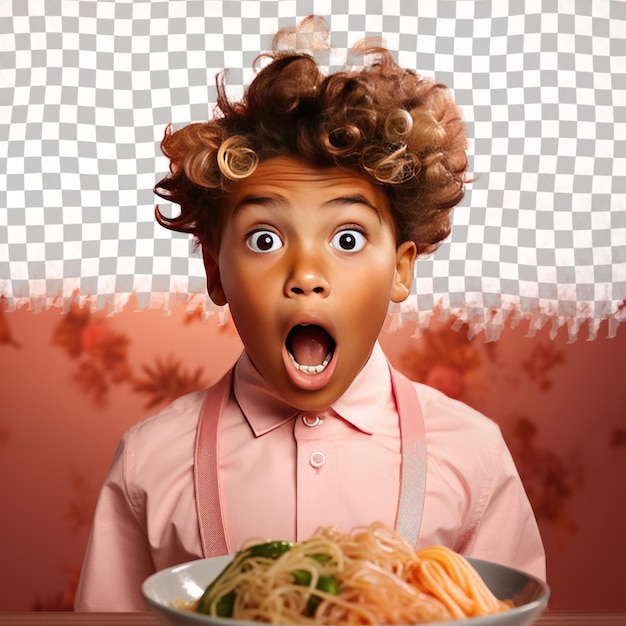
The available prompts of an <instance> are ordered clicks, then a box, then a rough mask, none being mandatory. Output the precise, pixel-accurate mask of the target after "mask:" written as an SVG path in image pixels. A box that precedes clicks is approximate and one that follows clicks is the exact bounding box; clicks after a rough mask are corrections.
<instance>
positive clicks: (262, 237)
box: [246, 230, 283, 252]
mask: <svg viewBox="0 0 626 626" xmlns="http://www.w3.org/2000/svg"><path fill="white" fill-rule="evenodd" d="M246 245H247V246H248V248H250V250H253V251H254V252H274V250H278V249H280V248H282V245H283V242H282V241H281V239H280V237H279V236H278V235H277V234H276V233H274V232H272V231H271V230H256V231H254V232H253V233H251V234H250V235H248V238H247V239H246Z"/></svg>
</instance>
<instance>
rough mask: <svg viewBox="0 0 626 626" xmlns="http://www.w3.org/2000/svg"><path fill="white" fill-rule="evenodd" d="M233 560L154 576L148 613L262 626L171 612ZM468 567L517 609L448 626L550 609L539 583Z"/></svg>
mask: <svg viewBox="0 0 626 626" xmlns="http://www.w3.org/2000/svg"><path fill="white" fill-rule="evenodd" d="M232 558H233V557H232V556H219V557H216V558H213V559H199V560H197V561H191V562H189V563H184V564H183V565H177V566H176V567H170V568H168V569H164V570H162V571H160V572H157V573H156V574H152V576H150V577H149V578H147V579H146V580H145V581H144V583H143V585H142V588H141V591H142V594H143V597H144V599H145V601H146V603H147V604H148V607H149V608H150V610H151V611H152V612H153V613H154V614H155V615H156V616H157V617H158V619H159V621H160V622H161V623H162V624H166V625H167V626H199V625H204V626H207V625H213V626H258V624H253V622H241V621H238V620H233V619H228V618H216V617H210V616H208V615H202V614H200V613H192V612H191V611H184V610H181V609H176V608H173V607H172V606H171V604H172V602H173V601H174V600H175V599H179V600H182V601H183V602H190V601H193V600H196V599H197V598H199V597H200V596H201V595H202V593H203V592H204V590H205V589H206V587H208V585H209V584H210V583H211V581H213V579H214V578H216V577H217V576H218V575H219V574H220V572H221V571H222V570H223V569H224V568H225V567H226V565H227V564H228V563H229V562H230V561H231V560H232ZM468 561H469V562H470V563H471V564H472V565H473V566H474V567H475V568H476V570H477V571H478V573H479V574H480V575H481V576H482V578H483V580H484V581H485V583H486V584H487V586H488V587H489V589H491V591H492V592H493V593H494V594H495V595H496V596H497V597H498V598H500V599H503V600H504V599H512V600H513V603H514V604H515V606H514V608H512V609H510V610H508V611H504V612H502V613H497V614H495V615H488V616H486V617H473V618H470V619H464V620H454V621H449V622H443V623H444V624H445V625H446V626H528V625H530V624H533V623H534V622H535V620H536V619H537V618H538V617H539V615H540V614H541V612H542V611H543V610H544V609H545V608H546V605H547V603H548V599H549V597H550V589H549V587H548V585H546V584H545V583H544V582H542V581H541V580H539V579H538V578H535V577H534V576H531V575H530V574H526V573H524V572H521V571H519V570H516V569H513V568H510V567H505V566H504V565H498V564H497V563H490V562H489V561H481V560H478V559H472V558H470V559H468Z"/></svg>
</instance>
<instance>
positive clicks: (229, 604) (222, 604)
mask: <svg viewBox="0 0 626 626" xmlns="http://www.w3.org/2000/svg"><path fill="white" fill-rule="evenodd" d="M236 597H237V594H236V593H235V592H234V591H230V592H228V593H227V594H226V595H223V596H222V597H221V598H220V599H219V600H218V601H217V604H216V605H215V612H216V613H217V614H218V615H219V617H232V616H233V608H234V606H235V598H236Z"/></svg>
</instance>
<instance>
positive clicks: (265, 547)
mask: <svg viewBox="0 0 626 626" xmlns="http://www.w3.org/2000/svg"><path fill="white" fill-rule="evenodd" d="M291 545H292V544H290V543H289V542H288V541H270V542H268V543H259V544H257V545H256V546H250V547H249V548H248V549H247V550H246V551H247V552H249V554H248V556H261V557H265V558H267V559H277V558H278V557H279V556H281V555H282V554H285V552H287V551H288V550H291Z"/></svg>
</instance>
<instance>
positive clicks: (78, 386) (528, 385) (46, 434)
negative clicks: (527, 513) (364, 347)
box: [0, 303, 626, 611]
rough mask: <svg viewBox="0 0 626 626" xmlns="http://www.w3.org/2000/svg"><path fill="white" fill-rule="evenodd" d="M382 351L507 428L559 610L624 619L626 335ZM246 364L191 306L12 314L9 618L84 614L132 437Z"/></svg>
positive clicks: (524, 329)
mask: <svg viewBox="0 0 626 626" xmlns="http://www.w3.org/2000/svg"><path fill="white" fill-rule="evenodd" d="M391 322H392V320H391V318H390V323H391ZM457 326H459V327H458V328H457ZM602 330H604V333H603V332H602ZM552 334H554V336H551V335H552ZM417 335H419V336H417ZM381 343H382V345H383V347H384V349H385V350H386V352H387V354H388V355H389V357H390V359H391V360H392V362H393V363H394V364H395V365H396V367H398V368H399V369H400V370H402V371H404V373H406V374H407V375H408V376H409V377H411V378H413V379H415V380H420V381H423V382H426V383H428V384H431V385H433V386H436V387H438V388H440V389H442V390H443V391H444V392H446V393H448V394H449V395H451V396H453V397H458V398H459V399H461V400H464V401H465V402H467V403H469V404H471V405H472V406H474V407H476V408H478V409H479V410H481V411H483V412H484V413H486V414H487V415H488V416H489V417H491V418H492V419H494V420H495V421H496V422H498V423H499V424H500V426H501V428H502V430H503V432H504V434H505V437H506V438H507V441H508V443H509V446H510V447H511V450H512V452H513V455H514V457H515V459H516V462H517V464H518V467H519V469H520V473H521V475H522V478H523V480H524V483H525V485H526V489H527V491H528V493H529V496H530V498H531V501H532V503H533V506H534V508H535V512H536V514H537V517H538V520H539V523H540V527H541V530H542V534H543V537H544V541H545V545H546V550H547V555H548V576H549V582H550V585H551V587H552V589H553V599H552V603H551V604H552V607H553V608H554V609H607V610H609V609H624V608H626V599H625V597H624V594H623V590H622V587H623V582H624V579H625V575H626V568H625V567H624V563H625V562H626V533H624V530H623V516H624V508H625V507H624V496H625V490H624V483H625V479H626V385H625V384H624V382H625V377H624V373H623V369H622V367H623V365H622V364H623V360H624V355H625V354H626V329H624V328H622V327H620V328H618V333H617V336H616V337H613V338H607V337H606V329H601V332H600V333H599V334H598V339H596V340H594V341H586V340H585V335H584V329H583V330H582V331H581V333H580V334H579V337H578V339H577V341H575V342H571V343H570V342H568V337H567V332H566V331H565V330H563V329H562V330H560V331H558V332H555V333H551V332H550V329H549V328H543V329H539V330H534V331H529V328H528V324H526V325H524V324H523V323H522V324H520V325H519V326H518V327H517V328H507V329H505V331H504V332H503V334H502V336H501V338H500V339H499V340H498V341H495V342H488V343H486V342H485V341H484V340H483V338H482V337H481V336H480V335H478V336H476V337H474V338H472V339H470V338H468V335H467V329H466V328H464V327H463V326H462V325H460V324H458V325H457V324H456V323H455V321H454V320H453V319H451V320H447V321H446V320H444V321H435V322H433V323H432V324H431V326H430V327H429V328H428V329H427V330H425V331H424V332H422V333H416V332H415V327H414V326H412V325H411V324H407V325H405V326H404V327H402V328H401V329H399V330H396V331H393V332H390V331H386V332H384V333H383V335H382V336H381ZM240 349H241V346H240V342H239V339H238V337H237V334H236V332H235V330H234V328H233V327H232V325H231V324H230V322H229V319H228V318H227V317H225V316H221V315H217V314H215V315H212V316H209V317H208V319H206V320H204V321H203V320H202V319H201V317H200V315H198V314H196V313H189V312H187V311H186V310H185V309H184V308H183V307H182V305H181V306H178V307H175V308H174V310H173V311H172V313H171V314H169V315H165V314H163V313H162V312H159V311H155V310H151V311H147V310H144V311H136V310H135V309H134V307H132V306H129V307H127V309H126V310H124V311H123V312H122V313H120V314H118V315H113V316H106V315H105V314H104V313H95V314H92V313H91V312H90V311H89V310H88V309H80V308H78V307H75V308H74V309H72V310H71V311H69V312H66V313H61V312H60V311H59V310H57V309H51V310H49V311H44V312H41V313H37V314H35V313H32V312H30V311H26V310H19V311H12V312H10V313H8V312H6V311H4V310H3V308H2V305H1V303H0V359H1V360H2V377H1V378H0V398H1V402H0V501H1V502H2V514H1V515H2V518H1V519H2V533H0V554H1V555H2V570H1V571H2V574H1V577H2V585H0V610H4V611H6V610H42V609H43V610H68V609H70V608H71V604H72V599H73V593H74V589H75V585H76V580H77V576H78V572H79V570H80V565H81V559H82V555H83V551H84V548H85V544H86V541H87V536H88V532H89V526H90V523H91V517H92V514H93V509H94V505H95V500H96V497H97V493H98V490H99V487H100V484H101V482H102V480H103V479H104V476H105V474H106V472H107V470H108V467H109V464H110V461H111V458H112V456H113V453H114V450H115V447H116V445H117V442H118V440H119V438H120V436H121V434H122V433H123V431H124V430H126V429H127V428H128V427H129V426H130V425H131V424H133V423H134V422H136V421H138V420H140V419H142V418H144V417H147V416H148V415H150V414H151V413H153V412H154V411H155V410H157V409H158V408H160V407H161V406H163V405H164V404H165V403H166V402H168V401H169V400H170V399H172V398H174V397H176V396H178V395H180V394H181V393H184V392H186V391H189V390H192V389H195V388H197V387H199V386H204V385H207V384H210V383H212V382H214V381H215V380H216V379H217V378H218V377H219V376H220V375H221V374H222V373H223V372H224V371H225V370H226V369H227V368H228V367H230V365H231V364H232V363H233V362H234V360H235V359H236V358H237V355H238V354H239V351H240Z"/></svg>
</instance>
